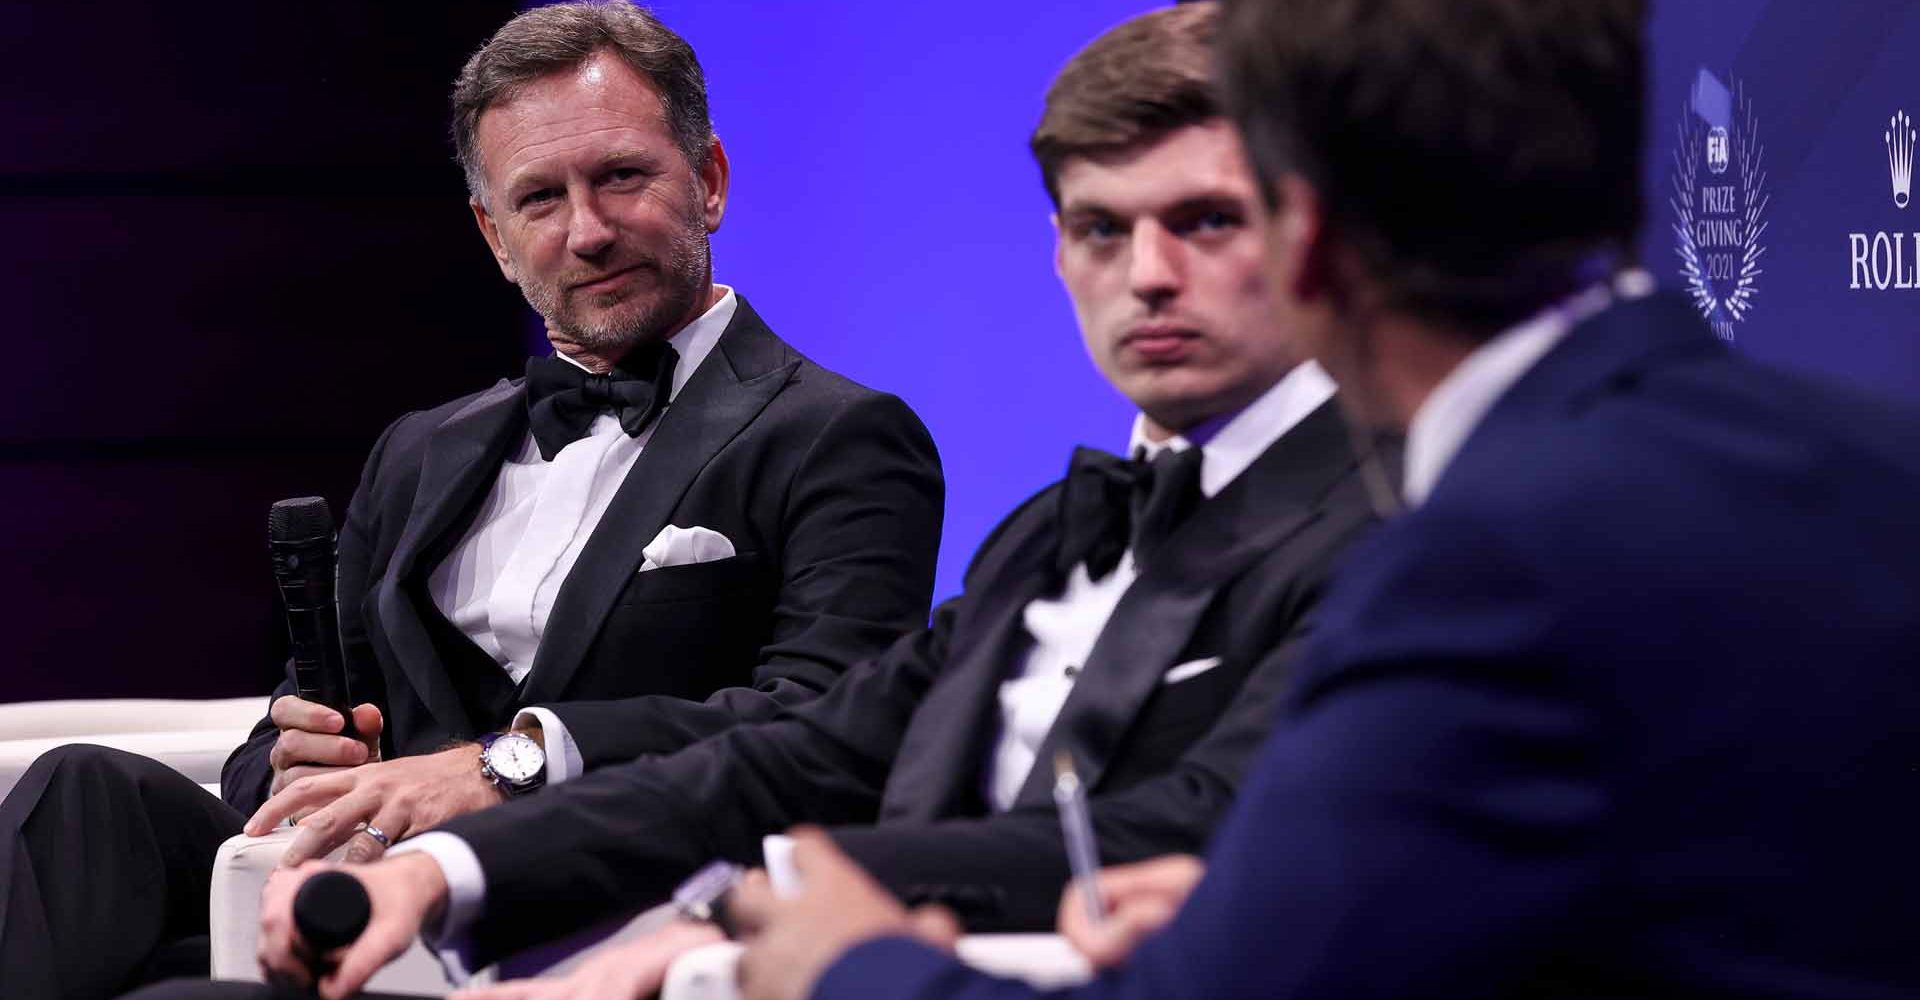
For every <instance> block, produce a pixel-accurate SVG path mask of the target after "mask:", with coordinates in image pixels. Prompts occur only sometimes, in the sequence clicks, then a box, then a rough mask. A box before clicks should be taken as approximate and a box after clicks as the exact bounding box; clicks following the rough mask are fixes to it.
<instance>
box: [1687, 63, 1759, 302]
mask: <svg viewBox="0 0 1920 1000" xmlns="http://www.w3.org/2000/svg"><path fill="white" fill-rule="evenodd" d="M1735 107H1736V108H1738V109H1739V111H1738V117H1739V119H1740V120H1741V122H1742V123H1743V125H1744V127H1743V128H1741V129H1739V130H1737V131H1735V132H1734V133H1733V134H1732V135H1731V136H1729V140H1730V142H1731V144H1732V147H1733V149H1732V159H1733V161H1734V163H1735V164H1736V165H1737V167H1738V169H1739V179H1740V190H1741V193H1742V196H1743V197H1742V204H1741V209H1742V211H1741V215H1740V225H1741V231H1742V239H1741V256H1740V267H1739V271H1738V273H1737V274H1735V275H1734V277H1733V286H1732V288H1731V289H1728V290H1726V291H1725V292H1724V294H1722V291H1721V290H1720V289H1719V288H1717V287H1716V285H1715V279H1712V278H1710V277H1709V276H1708V275H1707V272H1706V266H1705V264H1704V262H1703V261H1702V260H1701V254H1700V248H1699V245H1698V244H1697V243H1696V242H1695V241H1694V236H1693V228H1694V227H1693V223H1694V205H1695V204H1696V201H1697V199H1696V198H1695V193H1696V188H1697V185H1698V183H1699V167H1700V150H1701V147H1702V145H1703V143H1702V141H1701V140H1702V139H1703V138H1704V137H1705V136H1706V126H1705V125H1704V124H1703V123H1701V122H1700V120H1699V119H1698V118H1697V117H1695V116H1694V115H1693V114H1692V113H1691V111H1690V110H1687V109H1685V108H1684V107H1683V111H1682V114H1681V117H1680V143H1679V146H1678V147H1677V148H1676V149H1674V151H1673V160H1674V172H1673V188H1674V196H1673V198H1672V199H1671V200H1670V202H1669V204H1671V205H1672V206H1673V211H1674V225H1673V234H1674V237H1675V245H1674V249H1675V252H1677V253H1678V254H1679V256H1680V275H1681V277H1684V278H1685V279H1686V280H1687V290H1688V292H1689V293H1690V294H1691V295H1692V296H1693V304H1694V306H1695V307H1696V308H1698V309H1699V310H1700V315H1701V316H1702V317H1706V318H1708V319H1711V318H1712V317H1713V314H1714V313H1715V312H1718V311H1720V310H1721V309H1722V308H1723V307H1724V309H1725V312H1726V315H1727V317H1728V318H1730V319H1733V320H1736V321H1738V320H1743V319H1745V318H1746V317H1747V313H1748V312H1750V311H1751V310H1752V309H1753V297H1754V296H1755V295H1756V294H1757V293H1758V292H1759V288H1758V287H1757V286H1756V285H1755V284H1754V279H1756V278H1758V277H1759V276H1760V275H1762V274H1765V273H1766V271H1765V270H1764V269H1762V268H1761V267H1760V258H1761V257H1762V256H1764V255H1765V254H1766V248H1765V247H1764V246H1762V245H1761V244H1760V236H1761V234H1762V233H1765V232H1766V230H1767V222H1766V211H1767V203H1768V200H1769V199H1768V196H1767V194H1766V183H1767V174H1766V169H1765V167H1764V165H1763V157H1764V156H1765V153H1766V150H1765V148H1764V147H1762V146H1761V145H1760V143H1759V141H1758V139H1757V135H1758V129H1759V126H1758V123H1757V122H1756V121H1755V120H1754V115H1753V105H1752V103H1751V102H1750V101H1749V100H1748V98H1747V95H1746V92H1745V90H1744V88H1743V89H1739V90H1736V91H1735Z"/></svg>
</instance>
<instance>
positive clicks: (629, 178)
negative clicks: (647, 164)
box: [601, 167, 648, 187]
mask: <svg viewBox="0 0 1920 1000" xmlns="http://www.w3.org/2000/svg"><path fill="white" fill-rule="evenodd" d="M647 177H648V173H647V171H645V170H642V169H640V168H639V167H611V168H609V169H608V170H607V172H606V173H605V174H604V175H602V176H601V183H603V184H605V185H607V186H609V187H633V186H634V185H636V184H639V183H641V182H643V181H645V180H646V179H647Z"/></svg>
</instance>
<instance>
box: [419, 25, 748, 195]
mask: <svg viewBox="0 0 1920 1000" xmlns="http://www.w3.org/2000/svg"><path fill="white" fill-rule="evenodd" d="M599 52H612V53H614V54H615V55H618V56H619V57H620V58H621V59H622V60H624V61H625V62H626V64H627V65H628V66H631V67H633V70H634V72H636V73H639V74H640V75H642V76H644V77H646V78H647V79H648V80H649V81H651V82H652V83H653V85H654V86H655V87H656V88H658V89H659V91H660V96H661V99H662V103H663V104H664V106H665V110H666V115H667V127H668V128H669V129H671V130H672V132H673V139H674V142H675V144H677V145H678V146H679V147H680V151H681V152H682V153H683V154H685V155H686V158H687V162H688V163H689V164H691V165H692V166H693V168H694V169H695V170H696V171H697V170H701V169H704V168H705V167H706V165H707V158H708V156H709V155H710V153H711V144H712V142H713V121H712V119H710V118H709V117H708V115H707V78H706V74H705V73H704V72H702V71H701V69H700V59H699V57H697V56H695V55H694V52H693V46H691V45H688V44H687V40H686V39H684V38H681V37H680V36H679V35H678V34H675V33H674V31H673V29H672V28H669V27H667V26H666V25H664V24H662V23H660V20H659V19H658V18H656V17H654V16H653V14H652V13H651V12H649V11H647V10H646V9H645V8H642V7H639V6H636V5H634V4H632V3H628V2H626V0H576V2H572V3H557V4H553V5H552V6H548V7H536V8H534V9H533V10H529V11H526V12H524V13H522V14H520V15H519V16H517V17H515V18H514V19H513V20H511V21H508V22H507V23H506V24H505V25H502V26H501V28H500V30H499V31H496V32H494V33H493V37H492V38H489V39H487V42H486V44H485V45H482V46H480V49H479V51H477V52H475V53H474V54H473V57H472V58H470V59H468V60H467V64H466V66H464V67H463V68H461V70H460V75H459V76H458V77H457V78H455V80H454V82H453V149H454V154H455V155H456V156H457V157H458V158H459V161H460V169H461V171H462V172H464V173H465V174H466V177H467V191H468V192H469V193H471V194H472V195H473V197H474V198H476V199H482V200H484V195H485V191H486V187H485V184H484V183H483V181H484V178H483V177H482V176H481V172H480V152H479V150H478V149H476V148H475V143H474V136H475V134H476V133H477V132H478V131H479V129H480V116H481V115H483V114H485V113H486V111H487V109H488V108H491V107H494V106H495V105H498V104H503V103H506V102H507V101H510V100H512V99H513V98H514V96H515V95H517V94H518V93H519V92H520V90H521V89H522V88H523V87H525V86H526V85H527V84H529V83H531V82H533V81H535V80H538V79H540V78H542V77H545V76H551V75H553V74H554V73H559V72H563V71H566V70H570V69H574V68H576V67H578V66H580V65H581V64H582V63H585V62H586V61H587V60H589V59H591V58H593V56H594V55H595V54H596V53H599Z"/></svg>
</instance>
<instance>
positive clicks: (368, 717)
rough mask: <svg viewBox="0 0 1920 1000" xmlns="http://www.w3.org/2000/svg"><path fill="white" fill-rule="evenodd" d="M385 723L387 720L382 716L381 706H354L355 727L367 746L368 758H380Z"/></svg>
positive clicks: (362, 741)
mask: <svg viewBox="0 0 1920 1000" xmlns="http://www.w3.org/2000/svg"><path fill="white" fill-rule="evenodd" d="M385 725H386V720H385V719H382V718H381V717H380V708H379V706H377V705H373V704H366V705H355V706H354V707H353V729H354V732H355V733H357V734H358V735H359V737H360V742H361V744H362V745H364V746H365V747H366V748H367V759H368V760H379V759H380V730H381V729H382V728H384V727H385Z"/></svg>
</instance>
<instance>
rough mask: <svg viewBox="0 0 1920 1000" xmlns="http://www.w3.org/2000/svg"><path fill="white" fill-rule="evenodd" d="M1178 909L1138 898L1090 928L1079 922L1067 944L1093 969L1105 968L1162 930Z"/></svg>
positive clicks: (1163, 901)
mask: <svg viewBox="0 0 1920 1000" xmlns="http://www.w3.org/2000/svg"><path fill="white" fill-rule="evenodd" d="M1178 911H1179V906H1178V905H1177V904H1174V903H1170V902H1168V901H1167V900H1165V899H1158V898H1151V897H1141V898H1139V899H1136V900H1134V901H1133V902H1130V903H1128V904H1126V905H1125V906H1122V907H1120V908H1119V909H1117V910H1115V911H1114V912H1113V913H1111V914H1109V915H1108V917H1107V919H1106V921H1105V922H1103V923H1101V924H1099V925H1098V926H1094V925H1092V924H1088V923H1082V924H1081V925H1080V926H1079V927H1078V928H1077V929H1076V933H1073V934H1068V935H1066V937H1067V942H1068V943H1069V944H1071V945H1073V947H1074V949H1075V950H1077V951H1079V952H1080V953H1081V954H1082V955H1085V956H1086V957H1087V961H1088V962H1089V963H1091V964H1092V965H1093V967H1094V968H1096V969H1105V968H1110V967H1112V966H1115V965H1118V964H1120V963H1121V962H1123V961H1125V960H1126V958H1127V956H1128V955H1131V954H1133V949H1134V948H1136V947H1138V946H1139V944H1140V942H1141V941H1143V940H1145V939H1146V938H1148V937H1149V936H1151V935H1152V934H1154V933H1155V932H1157V931H1159V930H1160V928H1162V927H1165V926H1166V925H1167V922H1168V921H1170V920H1172V919H1173V915H1174V914H1175V913H1177V912H1178Z"/></svg>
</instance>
